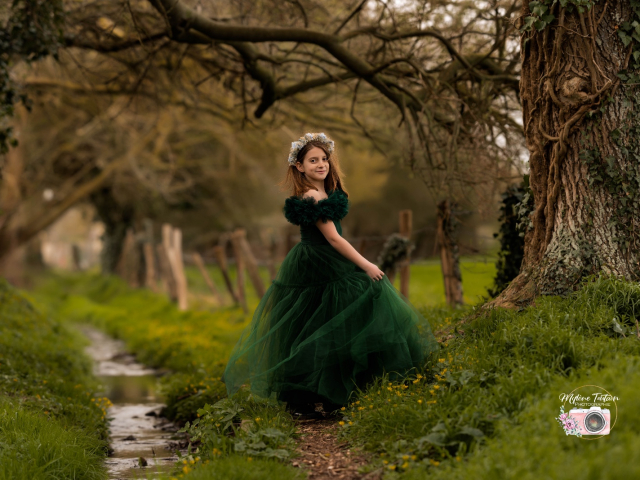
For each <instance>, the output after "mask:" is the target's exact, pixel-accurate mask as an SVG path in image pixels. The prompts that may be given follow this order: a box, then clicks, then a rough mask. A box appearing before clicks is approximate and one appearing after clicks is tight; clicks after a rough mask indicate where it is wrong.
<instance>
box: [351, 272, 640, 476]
mask: <svg viewBox="0 0 640 480" xmlns="http://www.w3.org/2000/svg"><path fill="white" fill-rule="evenodd" d="M639 307H640V287H638V285H637V284H635V283H631V282H625V281H623V280H619V279H615V278H607V277H597V278H590V279H589V280H588V281H587V282H586V283H585V284H584V285H583V288H582V289H581V290H579V291H577V292H574V293H573V294H571V295H570V296H569V297H568V298H560V297H542V298H540V299H539V300H538V301H537V304H536V305H535V306H532V307H529V308H527V309H525V310H522V311H515V310H502V309H496V310H492V311H490V312H486V314H484V315H481V316H478V317H477V318H476V319H475V320H473V321H471V322H470V323H468V324H466V325H464V326H461V327H458V328H457V332H456V334H455V336H454V338H453V339H451V340H449V341H447V342H446V343H444V344H443V347H444V348H443V349H442V351H441V352H440V354H439V358H438V359H437V361H436V362H435V363H434V364H433V365H431V366H428V367H427V368H425V369H424V371H422V372H417V374H416V376H415V378H414V379H413V380H412V381H408V382H405V383H392V382H387V381H386V379H379V380H378V381H377V382H376V383H375V384H374V385H372V386H371V387H370V388H368V389H366V391H363V392H360V394H359V395H358V396H357V397H356V398H354V400H353V402H352V403H351V404H350V406H349V407H348V408H347V409H346V410H345V415H346V418H345V420H344V421H343V422H344V424H343V425H342V428H343V431H342V434H343V435H344V437H345V438H347V439H349V440H351V441H352V442H355V443H356V444H362V445H363V446H364V447H365V448H366V449H368V450H370V451H373V452H377V453H378V454H379V455H380V456H379V459H378V461H377V465H379V466H382V467H384V468H386V469H387V470H395V471H398V472H413V471H414V470H415V472H414V473H410V474H409V476H410V477H411V475H414V476H416V478H418V477H420V476H421V475H422V476H424V475H425V474H426V472H425V470H429V474H430V475H436V474H438V470H440V469H439V468H438V466H439V465H442V466H443V467H444V466H445V465H446V468H447V470H446V471H447V472H452V471H453V472H455V471H457V470H456V469H458V468H459V469H461V470H460V472H461V473H460V474H459V475H458V476H456V478H476V477H475V476H474V475H473V474H471V473H470V472H475V471H483V469H485V468H489V467H486V466H485V463H484V460H483V459H484V458H485V455H487V454H488V455H490V456H491V463H490V464H489V465H506V464H510V465H512V467H515V466H516V465H517V462H516V461H515V460H514V457H513V455H512V454H511V453H509V452H510V449H513V448H514V447H515V445H516V444H518V442H519V441H520V440H521V439H522V438H523V437H524V436H525V435H526V436H528V438H529V440H528V441H527V442H526V443H527V445H533V444H536V443H537V444H540V445H542V444H545V441H543V439H544V440H546V438H547V437H548V436H549V435H550V434H551V437H553V444H554V445H556V450H555V455H560V457H561V458H560V459H559V460H558V462H560V461H562V463H563V464H564V463H566V464H570V463H571V462H567V461H566V460H567V459H568V458H574V457H573V456H572V455H573V454H567V453H566V451H565V450H563V448H562V447H560V448H558V442H559V440H557V439H556V438H555V437H556V435H558V436H560V437H562V438H567V437H566V436H565V434H564V432H563V431H562V429H559V428H557V425H555V420H554V418H555V417H556V416H557V408H558V406H559V405H558V400H557V395H558V394H559V393H561V392H563V391H566V392H568V391H571V390H572V388H570V387H571V386H573V388H575V387H576V386H579V385H581V384H583V383H584V380H585V376H587V375H595V374H597V372H598V371H599V370H600V369H601V368H603V367H605V366H606V367H609V368H610V372H609V373H608V374H607V375H598V378H599V379H600V381H601V382H602V384H603V386H605V388H608V387H609V386H611V388H612V389H614V388H615V389H618V388H621V387H622V385H623V383H622V382H618V381H614V380H613V378H614V376H615V375H616V374H617V373H619V374H620V375H621V376H622V377H625V376H626V378H627V380H626V382H627V383H634V384H636V385H637V373H633V374H632V373H631V372H630V371H629V370H628V367H627V366H625V365H626V364H627V362H631V364H633V363H636V362H637V361H638V359H637V356H638V355H639V354H640V341H638V339H637V338H635V335H634V336H623V334H622V333H619V332H618V331H617V329H616V325H615V323H614V322H613V320H612V319H614V317H615V318H616V319H618V321H619V324H620V326H623V327H625V328H629V327H630V326H632V325H635V314H636V313H637V312H638V308H639ZM618 364H619V365H620V367H619V369H618V368H617V367H616V365H618ZM625 372H626V373H625ZM630 375H631V376H630ZM632 378H633V379H634V380H631V379H632ZM589 380H590V381H591V379H589ZM581 381H582V382H583V383H579V382H581ZM634 388H636V389H637V387H634ZM616 391H618V390H616ZM616 395H617V394H616ZM628 395H629V398H631V397H632V395H631V394H630V392H629V393H628ZM633 397H635V395H633ZM621 398H625V397H621ZM539 402H543V403H544V404H545V407H544V411H545V412H546V413H547V414H548V415H547V416H545V417H544V419H543V421H542V423H539V422H540V421H541V419H540V418H539V416H538V412H537V411H536V405H537V404H538V403H539ZM635 418H637V420H638V422H639V423H638V424H640V416H635ZM625 421H627V420H626V419H625ZM522 423H525V424H526V425H525V426H524V428H521V429H520V428H516V426H517V425H519V424H522ZM546 424H554V427H553V428H554V430H553V431H551V432H550V428H546V427H544V426H542V425H546ZM638 424H632V425H630V426H629V427H628V428H629V432H631V431H634V430H635V429H636V428H637V426H638ZM625 441H626V435H621V436H620V437H615V436H614V435H612V436H611V438H610V439H608V440H607V444H605V445H606V446H603V445H601V446H600V447H599V448H605V449H606V450H607V451H609V452H613V451H614V450H615V449H617V448H620V447H622V446H623V445H624V442H625ZM497 443H499V445H500V447H499V448H500V449H501V450H500V449H498V448H496V449H495V450H489V452H487V453H485V450H484V449H485V448H488V447H487V445H495V444H497ZM491 448H493V447H491ZM529 448H530V447H529ZM569 448H572V447H569ZM624 448H626V447H624ZM516 450H517V452H518V455H523V456H526V455H527V454H531V452H528V451H527V448H525V447H521V446H520V445H518V447H517V448H516ZM534 450H535V449H534ZM545 451H550V450H546V449H545ZM558 452H560V453H558ZM465 455H468V457H467V458H470V460H469V462H468V463H467V462H464V463H463V462H462V459H463V458H464V457H465ZM605 456H606V455H605ZM507 457H509V460H506V458H507ZM534 457H535V459H537V460H536V461H538V462H540V464H545V460H544V455H542V454H538V453H535V454H534ZM515 458H517V457H515ZM575 458H579V457H577V456H576V457H575ZM472 462H473V464H472ZM558 462H554V465H557V464H558ZM531 463H533V460H532V461H531V462H529V460H528V464H529V465H530V464H531ZM575 468H581V467H578V466H577V465H575ZM465 469H466V470H465ZM499 471H501V472H504V470H499ZM560 471H561V470H559V472H560ZM572 471H573V470H572ZM462 472H467V474H468V475H469V476H466V477H465V476H464V474H463V473H462ZM490 472H491V470H490V469H489V470H487V471H486V472H485V473H484V475H485V477H484V478H497V477H500V476H505V474H504V473H503V474H502V475H498V474H496V473H495V472H494V475H493V476H492V475H491V473H490ZM576 472H577V470H576ZM506 476H507V477H511V475H506ZM543 476H544V475H543ZM568 476H572V475H568ZM442 477H443V478H444V474H442ZM528 478H529V477H528ZM531 478H532V477H531Z"/></svg>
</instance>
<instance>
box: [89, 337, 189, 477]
mask: <svg viewBox="0 0 640 480" xmlns="http://www.w3.org/2000/svg"><path fill="white" fill-rule="evenodd" d="M81 331H82V333H83V334H84V335H85V336H86V337H87V338H88V339H89V340H90V342H91V344H90V345H89V346H87V347H86V352H87V353H88V354H89V355H90V356H91V357H92V358H93V359H94V361H95V363H94V373H95V375H96V376H97V377H98V379H99V380H100V383H101V384H102V391H101V392H100V395H102V396H105V397H107V398H108V399H109V400H111V402H112V403H113V406H111V407H110V408H109V411H108V417H109V418H110V419H111V421H110V423H109V430H110V445H111V448H112V449H113V453H112V454H111V455H110V456H109V457H108V458H107V459H106V465H107V468H108V470H109V478H110V479H111V480H119V479H134V478H147V476H149V477H151V476H152V475H153V474H154V473H161V472H162V473H170V472H171V470H172V469H173V467H174V466H175V462H176V461H177V460H178V457H176V455H175V454H174V453H173V452H172V451H171V450H169V443H170V442H171V441H173V440H176V439H177V438H176V437H175V432H176V431H177V428H176V427H175V426H174V425H173V423H171V422H169V421H167V420H166V419H163V418H160V417H159V416H158V413H159V412H160V410H161V409H162V407H164V404H163V403H162V399H161V398H159V395H158V393H157V380H158V377H159V376H160V374H159V372H158V371H157V370H154V369H151V368H148V367H146V366H145V365H142V364H140V363H138V362H136V360H135V357H134V356H133V355H131V354H129V353H127V351H126V349H125V346H124V342H122V341H121V340H116V339H114V338H112V337H110V336H108V335H107V334H105V333H103V332H101V331H100V330H97V329H95V328H93V327H89V326H82V327H81ZM145 463H146V466H143V465H144V464H145ZM141 464H142V465H141Z"/></svg>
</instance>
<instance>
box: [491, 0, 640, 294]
mask: <svg viewBox="0 0 640 480" xmlns="http://www.w3.org/2000/svg"><path fill="white" fill-rule="evenodd" d="M523 18H524V21H523V25H522V31H523V36H522V55H523V64H522V77H521V83H520V94H521V98H522V103H523V120H524V126H525V135H526V140H527V146H528V148H529V150H530V153H531V156H530V170H531V174H530V185H531V190H532V192H533V197H534V203H535V206H534V209H533V212H532V213H531V216H530V220H531V228H529V229H528V231H527V233H526V236H525V250H524V259H523V266H522V270H521V273H520V275H518V277H517V278H516V279H515V280H514V281H513V282H512V283H511V284H510V286H509V287H508V288H507V289H506V290H505V291H504V292H503V293H502V294H501V295H500V296H499V297H498V299H496V301H495V302H494V304H496V305H500V306H517V305H520V304H526V303H529V302H530V301H531V300H532V299H533V298H534V297H535V296H537V295H545V294H560V295H562V294H565V293H566V292H568V291H570V290H572V289H574V288H576V287H577V286H578V285H579V284H580V282H581V281H582V280H583V279H584V278H585V277H586V276H588V275H590V274H599V273H602V272H604V273H607V274H613V275H616V276H619V277H624V278H626V279H628V280H638V276H639V275H638V272H639V269H638V266H639V261H640V251H639V250H638V231H639V230H638V229H639V227H640V213H639V212H640V209H639V207H640V162H639V160H640V141H639V140H640V130H639V129H638V127H637V125H638V120H640V116H638V115H639V114H638V111H639V107H640V105H639V104H638V100H640V93H639V90H638V86H637V84H638V83H640V82H638V81H636V80H637V79H638V71H639V67H640V64H639V63H638V60H639V59H640V50H639V49H638V46H639V45H640V23H638V22H639V21H640V1H638V0H633V1H622V0H609V1H607V2H597V3H594V2H592V1H584V0H561V1H551V0H545V1H541V2H525V3H524V6H523Z"/></svg>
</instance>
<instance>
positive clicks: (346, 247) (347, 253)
mask: <svg viewBox="0 0 640 480" xmlns="http://www.w3.org/2000/svg"><path fill="white" fill-rule="evenodd" d="M316 226H317V227H318V229H319V230H320V231H321V232H322V234H323V235H324V237H325V238H326V239H327V240H328V241H329V243H330V244H331V245H332V246H333V248H335V249H336V250H337V251H338V252H340V253H341V254H342V256H344V257H345V258H347V259H348V260H351V261H352V262H353V263H355V264H356V265H357V266H359V267H360V268H361V269H363V270H364V271H365V272H366V274H367V275H369V276H370V277H371V278H372V279H373V280H382V277H383V275H384V272H383V271H382V270H380V269H379V268H378V266H377V265H375V264H373V263H371V262H370V261H369V260H367V259H366V258H364V257H363V256H362V255H360V254H359V253H358V251H357V250H356V249H355V248H353V245H351V244H350V243H349V242H347V241H346V240H345V239H344V238H342V237H341V236H340V234H339V233H338V230H336V226H335V224H334V223H333V222H331V221H328V222H327V223H324V222H323V221H322V220H318V221H317V222H316Z"/></svg>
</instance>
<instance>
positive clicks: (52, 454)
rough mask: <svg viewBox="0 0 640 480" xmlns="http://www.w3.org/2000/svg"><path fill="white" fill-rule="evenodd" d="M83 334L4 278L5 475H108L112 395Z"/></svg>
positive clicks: (0, 356)
mask: <svg viewBox="0 0 640 480" xmlns="http://www.w3.org/2000/svg"><path fill="white" fill-rule="evenodd" d="M82 346H83V343H82V340H81V339H80V338H79V337H77V336H76V335H75V334H74V333H73V332H71V331H70V330H68V329H67V328H66V327H65V326H64V325H63V324H61V323H59V322H57V321H54V320H52V319H50V318H48V317H45V316H44V315H42V314H41V313H40V312H38V310H37V309H36V308H35V307H34V305H33V304H32V303H31V302H30V301H29V300H28V299H27V298H25V297H24V296H23V295H21V294H20V293H18V292H17V291H16V290H15V289H13V288H11V287H9V286H8V285H7V283H6V282H5V281H3V280H0V479H2V480H4V479H7V480H8V479H11V480H22V479H24V480H33V479H60V478H65V479H67V478H71V479H87V480H93V479H96V480H98V479H104V478H106V471H105V469H104V466H103V461H104V457H105V454H106V447H107V443H106V422H105V411H106V408H107V406H108V402H107V401H106V399H96V398H94V391H95V388H96V387H97V385H96V383H95V379H94V378H93V376H92V374H91V363H90V360H89V359H88V358H87V357H86V356H85V355H84V353H83V352H82Z"/></svg>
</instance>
